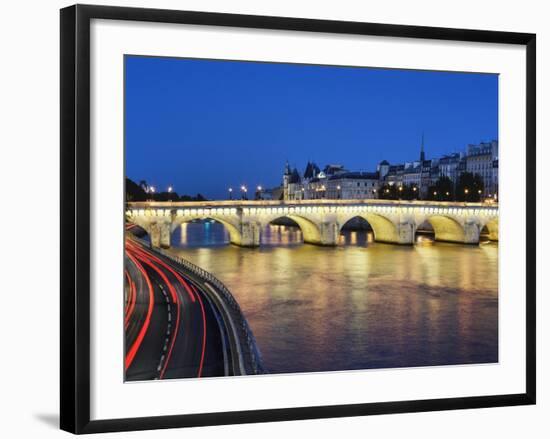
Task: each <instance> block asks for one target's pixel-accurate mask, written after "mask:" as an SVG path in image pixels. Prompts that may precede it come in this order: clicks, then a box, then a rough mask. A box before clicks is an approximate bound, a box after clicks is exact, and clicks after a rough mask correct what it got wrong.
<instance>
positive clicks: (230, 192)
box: [228, 187, 233, 200]
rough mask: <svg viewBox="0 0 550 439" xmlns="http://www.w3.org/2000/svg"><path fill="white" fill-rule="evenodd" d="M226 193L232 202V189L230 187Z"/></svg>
mask: <svg viewBox="0 0 550 439" xmlns="http://www.w3.org/2000/svg"><path fill="white" fill-rule="evenodd" d="M228 192H229V199H230V200H232V199H233V188H232V187H230V188H229V189H228Z"/></svg>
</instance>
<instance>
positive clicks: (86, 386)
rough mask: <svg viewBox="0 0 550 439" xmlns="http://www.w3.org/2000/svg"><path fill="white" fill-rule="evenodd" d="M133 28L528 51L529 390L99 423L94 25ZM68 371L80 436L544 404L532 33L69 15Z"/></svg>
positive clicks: (66, 423)
mask: <svg viewBox="0 0 550 439" xmlns="http://www.w3.org/2000/svg"><path fill="white" fill-rule="evenodd" d="M92 19H107V20H133V21H142V22H161V23H182V24H195V25H209V26H231V27H243V28H256V29H279V30H294V31H304V32H325V33H334V34H356V35H375V36H384V37H408V38H421V39H437V40H452V41H467V42H487V43H502V44H514V45H523V46H525V47H526V53H527V56H526V59H527V62H526V66H525V68H526V74H527V76H526V78H527V90H526V96H527V101H526V109H527V111H526V116H525V117H526V128H527V129H526V133H525V136H526V147H527V151H526V154H527V160H526V162H527V174H526V175H527V182H526V183H527V192H526V202H527V210H526V213H525V214H526V220H527V227H526V231H525V234H526V245H527V247H526V255H527V257H526V269H527V273H526V274H527V283H526V322H527V326H526V357H525V362H526V376H525V383H526V392H525V393H518V394H508V395H494V396H481V397H460V398H445V399H429V400H416V401H395V402H384V403H367V404H348V405H336V406H316V407H300V408H286V409H272V410H253V411H240V412H224V413H202V414H181V415H174V416H154V417H153V416H151V417H140V418H128V419H105V420H90V350H89V345H90V21H91V20H92ZM60 67H61V74H60V80H61V83H60V86H61V87H60V88H61V114H60V120H61V212H60V213H61V224H60V226H61V231H60V232H61V243H60V246H61V273H60V275H61V353H60V355H61V358H60V361H61V370H60V381H61V386H60V393H61V398H60V400H61V404H60V412H61V413H60V426H61V429H63V430H66V431H69V432H72V433H77V434H80V433H99V432H113V431H128V430H145V429H158V428H173V427H192V426H206V425H220V424H239V423H250V422H267V421H271V422H272V421H287V420H300V419H314V418H325V417H345V416H364V415H373V414H387V413H404V412H425V411H437V410H452V409H469V408H481V407H497V406H514V405H527V404H535V400H536V351H535V344H536V340H535V335H536V334H535V326H536V321H535V318H536V316H535V301H536V298H535V279H536V277H535V274H536V273H535V257H536V249H535V240H536V236H535V235H536V229H535V226H536V224H535V209H536V206H535V199H536V192H535V190H536V186H535V180H536V178H535V143H536V122H535V120H536V115H535V111H536V103H535V93H536V77H535V70H536V68H535V67H536V36H535V35H534V34H530V33H514V32H496V31H484V30H466V29H447V28H436V27H424V26H403V25H388V24H376V23H359V22H344V21H327V20H312V19H303V18H287V17H284V18H283V17H266V16H252V15H234V14H221V13H210V12H188V11H176V10H158V9H142V8H126V7H110V6H89V5H75V6H70V7H67V8H64V9H62V10H61V65H60Z"/></svg>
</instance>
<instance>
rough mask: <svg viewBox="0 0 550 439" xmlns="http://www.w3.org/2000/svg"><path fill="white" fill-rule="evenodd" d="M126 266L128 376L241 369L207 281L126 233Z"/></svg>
mask: <svg viewBox="0 0 550 439" xmlns="http://www.w3.org/2000/svg"><path fill="white" fill-rule="evenodd" d="M125 267H126V269H125V284H126V288H125V310H124V312H125V317H124V325H125V338H126V340H125V343H126V353H125V372H126V375H125V376H126V380H127V381H136V380H152V379H169V378H189V377H195V378H196V377H212V376H224V375H242V374H245V373H246V370H245V367H244V364H243V359H242V355H241V352H240V349H239V340H238V336H236V332H235V331H234V330H232V328H233V329H234V325H233V324H232V322H231V321H229V317H228V314H227V313H224V305H223V303H221V301H220V297H219V296H218V295H217V294H216V291H215V289H213V288H212V286H211V285H209V284H208V283H207V282H205V281H203V280H201V279H200V278H199V277H197V276H196V275H193V273H189V272H186V270H185V269H184V268H183V267H182V266H180V265H179V264H177V263H175V262H173V261H172V260H171V259H169V258H166V257H164V256H162V255H161V254H159V253H157V252H154V251H152V250H150V249H149V248H148V247H146V246H145V245H143V244H141V243H140V242H139V241H137V240H135V239H133V238H132V237H131V236H130V235H128V236H127V238H126V255H125Z"/></svg>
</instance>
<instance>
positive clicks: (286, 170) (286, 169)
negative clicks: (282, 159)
mask: <svg viewBox="0 0 550 439" xmlns="http://www.w3.org/2000/svg"><path fill="white" fill-rule="evenodd" d="M285 175H290V165H289V164H288V160H287V161H286V164H285Z"/></svg>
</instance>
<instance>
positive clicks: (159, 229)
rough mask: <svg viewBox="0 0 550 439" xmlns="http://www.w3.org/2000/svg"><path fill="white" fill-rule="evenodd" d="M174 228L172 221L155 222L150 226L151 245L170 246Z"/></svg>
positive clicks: (154, 246)
mask: <svg viewBox="0 0 550 439" xmlns="http://www.w3.org/2000/svg"><path fill="white" fill-rule="evenodd" d="M171 232H172V228H171V225H170V223H153V224H151V225H150V226H149V236H150V237H151V247H153V248H159V247H161V248H170V244H171V242H170V241H171V240H170V236H171Z"/></svg>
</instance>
